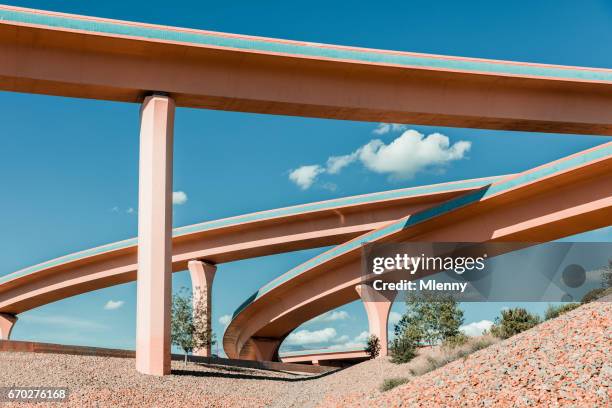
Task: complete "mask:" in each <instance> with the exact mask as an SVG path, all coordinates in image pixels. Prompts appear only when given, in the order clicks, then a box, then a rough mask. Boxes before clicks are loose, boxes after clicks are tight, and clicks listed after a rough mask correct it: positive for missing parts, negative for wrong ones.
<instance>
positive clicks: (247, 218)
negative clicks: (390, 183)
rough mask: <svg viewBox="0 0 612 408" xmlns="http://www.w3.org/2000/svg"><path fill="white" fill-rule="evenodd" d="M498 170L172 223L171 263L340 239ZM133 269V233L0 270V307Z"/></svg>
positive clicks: (0, 310) (47, 297)
mask: <svg viewBox="0 0 612 408" xmlns="http://www.w3.org/2000/svg"><path fill="white" fill-rule="evenodd" d="M500 177H501V176H497V177H487V178H481V179H474V180H464V181H457V182H450V183H444V184H436V185H430V186H421V187H414V188H405V189H400V190H392V191H384V192H379V193H373V194H365V195H360V196H353V197H345V198H340V199H334V200H329V201H322V202H316V203H310V204H303V205H297V206H293V207H286V208H279V209H274V210H269V211H262V212H257V213H252V214H245V215H240V216H237V217H230V218H225V219H220V220H214V221H208V222H204V223H200V224H195V225H190V226H185V227H180V228H176V229H174V230H173V255H172V270H173V271H181V270H185V269H187V268H188V267H189V261H194V260H200V261H205V262H206V263H208V264H211V265H216V264H220V263H224V262H231V261H236V260H240V259H246V258H252V257H257V256H263V255H270V254H275V253H280V252H288V251H295V250H299V249H307V248H317V247H323V246H328V245H335V244H340V243H342V242H345V241H347V240H349V239H351V238H354V237H356V236H359V235H361V234H363V233H364V232H367V231H371V230H374V229H376V228H379V227H381V226H383V225H385V224H387V223H388V222H390V221H393V220H396V219H398V218H401V217H402V216H404V215H405V214H409V213H414V212H417V211H420V210H422V209H424V208H428V207H431V206H434V205H436V204H439V203H441V202H444V201H446V200H448V199H451V198H454V197H458V196H460V195H462V194H465V193H466V192H470V191H476V190H477V189H479V188H481V187H482V186H484V185H487V184H489V183H491V182H493V181H495V180H499V179H500ZM137 268H138V264H137V239H136V238H133V239H129V240H125V241H120V242H115V243H111V244H108V245H104V246H101V247H97V248H92V249H88V250H85V251H80V252H77V253H74V254H69V255H66V256H62V257H60V258H56V259H53V260H50V261H47V262H43V263H41V264H38V265H34V266H31V267H28V268H25V269H22V270H19V271H16V272H14V273H10V274H8V275H4V276H0V314H3V315H4V320H5V322H8V321H9V319H10V320H14V317H15V316H16V315H18V314H19V313H23V312H25V311H27V310H30V309H32V308H35V307H39V306H42V305H45V304H48V303H51V302H55V301H58V300H61V299H64V298H67V297H70V296H75V295H78V294H81V293H85V292H89V291H92V290H97V289H101V288H105V287H109V286H113V285H117V284H121V283H126V282H131V281H134V280H136V270H137ZM190 269H191V272H192V279H193V280H195V281H197V282H199V283H200V284H202V285H205V287H203V288H202V289H203V290H206V291H207V292H208V294H209V295H210V292H211V289H212V288H211V284H212V279H210V281H207V279H206V277H205V276H203V274H204V273H205V271H196V270H195V269H194V268H190ZM207 283H208V285H207ZM208 298H210V296H208ZM0 316H1V315H0ZM2 319H3V318H2V317H0V321H1V320H2ZM4 326H5V327H6V328H5V329H4V330H3V328H2V327H3V326H2V325H1V324H0V338H4V339H7V338H8V335H9V328H8V327H9V326H10V327H11V328H12V324H10V325H9V324H8V323H5V325H4Z"/></svg>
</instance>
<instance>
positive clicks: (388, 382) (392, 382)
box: [380, 377, 410, 392]
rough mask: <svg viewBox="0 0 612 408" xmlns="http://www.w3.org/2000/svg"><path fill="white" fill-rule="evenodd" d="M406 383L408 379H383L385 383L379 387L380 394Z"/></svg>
mask: <svg viewBox="0 0 612 408" xmlns="http://www.w3.org/2000/svg"><path fill="white" fill-rule="evenodd" d="M408 381H410V378H406V377H397V378H387V379H385V381H383V383H382V385H381V386H380V391H381V392H385V391H389V390H391V389H393V388H395V387H398V386H400V385H403V384H406V383H407V382H408Z"/></svg>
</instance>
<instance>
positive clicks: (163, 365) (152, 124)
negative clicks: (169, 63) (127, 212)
mask: <svg viewBox="0 0 612 408" xmlns="http://www.w3.org/2000/svg"><path fill="white" fill-rule="evenodd" d="M140 115H141V127H140V180H139V196H138V200H139V201H138V274H137V276H138V279H137V307H136V369H137V370H138V371H140V372H141V373H144V374H153V375H164V374H169V373H170V362H171V359H170V319H171V295H172V279H171V273H172V259H171V257H172V235H171V233H172V152H173V148H172V144H173V133H174V101H173V100H172V99H171V98H168V97H165V96H158V95H154V96H149V97H147V98H146V99H145V101H144V102H143V105H142V110H141V114H140Z"/></svg>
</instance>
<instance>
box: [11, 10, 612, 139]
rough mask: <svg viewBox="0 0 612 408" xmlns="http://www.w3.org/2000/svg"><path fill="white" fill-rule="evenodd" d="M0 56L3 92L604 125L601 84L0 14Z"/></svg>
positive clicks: (457, 121)
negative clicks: (125, 32)
mask: <svg viewBox="0 0 612 408" xmlns="http://www.w3.org/2000/svg"><path fill="white" fill-rule="evenodd" d="M4 7H6V6H4ZM44 13H48V14H56V13H52V12H44ZM87 18H88V19H91V18H90V17H87ZM94 20H95V19H94ZM128 24H134V25H137V23H128ZM175 30H184V31H190V30H185V29H176V28H175ZM191 31H197V30H191ZM224 35H226V36H232V35H231V34H224ZM269 41H278V42H288V41H284V40H274V39H269ZM296 43H297V42H296ZM323 47H329V48H334V49H338V48H346V47H339V46H332V45H325V46H323ZM363 51H365V50H363ZM381 52H382V51H381ZM387 52H388V51H387ZM0 56H1V59H0V60H1V61H2V64H0V89H2V90H8V91H17V92H29V93H42V94H49V95H60V96H71V97H80V98H94V99H107V100H116V101H127V102H140V101H141V100H142V98H143V96H144V95H145V94H146V93H147V92H150V91H151V90H159V91H164V92H167V93H169V94H170V95H171V96H172V97H173V98H174V99H175V100H176V102H177V104H178V106H186V107H195V108H207V109H220V110H232V111H242V112H256V113H268V114H280V115H291V116H307V117H323V118H333V119H347V120H362V121H376V122H379V121H383V122H389V123H413V124H422V125H438V126H456V127H474V128H490V129H506V130H521V131H536V132H555V133H574V134H597V135H610V134H612V119H611V118H610V114H609V112H611V111H612V96H610V95H611V93H610V92H609V90H610V89H611V87H612V84H610V83H607V82H605V81H600V82H597V81H590V82H589V81H584V80H580V79H575V80H570V79H558V78H549V77H534V76H529V75H518V74H515V75H502V74H495V73H492V72H476V71H474V72H467V71H463V72H462V71H456V70H451V69H439V68H433V67H417V66H396V65H393V64H381V63H366V62H364V61H360V62H357V61H351V60H342V59H326V58H323V57H309V56H305V55H290V54H280V53H274V52H262V51H257V50H238V49H233V48H224V47H215V46H204V45H198V44H186V43H177V42H171V41H163V40H155V39H150V38H130V37H126V36H120V35H105V34H102V33H91V32H88V33H84V32H79V31H78V30H69V29H61V28H49V27H43V26H34V25H29V24H18V23H13V22H10V21H0ZM438 58H447V57H440V56H439V57H438ZM455 58H456V59H461V58H458V57H455ZM463 60H465V59H463ZM152 61H153V62H154V63H152ZM491 62H492V63H495V61H491ZM515 64H520V63H515ZM524 65H526V66H530V65H532V64H524ZM556 68H559V69H569V68H567V67H556ZM364 95H365V97H364Z"/></svg>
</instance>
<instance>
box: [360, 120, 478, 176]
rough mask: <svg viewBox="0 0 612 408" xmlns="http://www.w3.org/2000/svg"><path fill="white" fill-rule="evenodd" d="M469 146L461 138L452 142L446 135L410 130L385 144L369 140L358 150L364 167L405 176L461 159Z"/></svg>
mask: <svg viewBox="0 0 612 408" xmlns="http://www.w3.org/2000/svg"><path fill="white" fill-rule="evenodd" d="M470 147H471V143H470V142H466V141H463V140H461V141H458V142H456V143H455V144H453V145H451V144H450V141H449V138H448V137H447V136H445V135H443V134H441V133H432V134H430V135H428V136H425V135H423V134H422V133H419V132H417V131H416V130H412V129H411V130H407V131H405V132H404V133H402V135H401V136H399V137H398V138H397V139H395V140H393V141H392V142H391V143H389V144H388V145H387V144H385V143H384V142H383V141H382V140H378V139H375V140H371V141H370V142H369V143H367V144H366V145H364V146H362V147H361V148H360V149H359V150H358V152H359V160H360V161H361V162H362V163H363V165H364V166H365V167H366V168H367V169H369V170H371V171H373V172H375V173H381V174H389V175H391V177H392V178H395V179H406V178H410V177H413V176H414V175H415V174H416V173H417V172H419V171H421V170H423V169H425V168H428V167H431V166H443V165H445V164H446V163H448V162H451V161H453V160H459V159H462V158H463V157H464V156H465V154H466V153H467V152H468V151H469V150H470Z"/></svg>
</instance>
